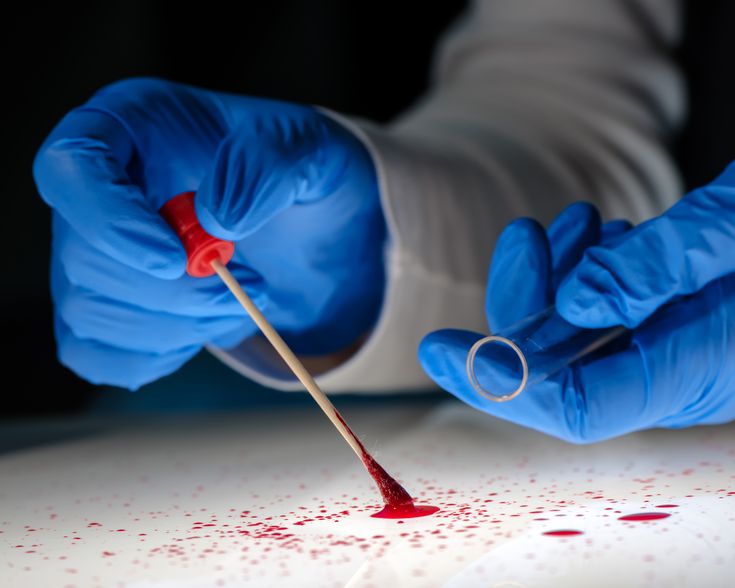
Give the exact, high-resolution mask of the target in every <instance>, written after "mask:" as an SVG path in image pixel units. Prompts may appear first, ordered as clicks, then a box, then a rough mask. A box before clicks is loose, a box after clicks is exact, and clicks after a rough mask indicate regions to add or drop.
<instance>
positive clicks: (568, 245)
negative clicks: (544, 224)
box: [547, 202, 601, 300]
mask: <svg viewBox="0 0 735 588" xmlns="http://www.w3.org/2000/svg"><path fill="white" fill-rule="evenodd" d="M600 224H601V221H600V214H599V213H598V212H597V209H596V208H595V207H594V206H592V204H590V203H588V202H576V203H574V204H571V205H569V206H567V207H566V208H565V209H564V210H562V211H561V213H559V215H558V216H557V217H556V218H555V219H554V222H552V223H551V225H550V226H549V229H548V231H547V235H548V239H549V243H550V245H551V261H552V266H553V271H552V276H551V285H550V289H551V292H552V293H553V292H556V289H557V288H558V287H559V283H560V282H561V281H562V280H563V279H564V276H566V275H567V274H568V273H569V271H570V270H571V269H572V268H573V267H574V266H575V265H577V263H578V262H579V260H580V259H581V258H582V254H583V253H584V251H585V249H587V248H588V247H591V246H592V245H596V244H597V243H599V241H600ZM551 300H553V296H552V298H551Z"/></svg>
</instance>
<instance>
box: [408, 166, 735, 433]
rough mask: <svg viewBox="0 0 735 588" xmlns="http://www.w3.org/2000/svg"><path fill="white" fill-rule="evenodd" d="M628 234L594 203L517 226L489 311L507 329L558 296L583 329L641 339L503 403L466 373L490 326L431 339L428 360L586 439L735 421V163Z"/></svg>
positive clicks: (536, 420) (543, 425) (496, 268)
mask: <svg viewBox="0 0 735 588" xmlns="http://www.w3.org/2000/svg"><path fill="white" fill-rule="evenodd" d="M627 229H628V226H627V225H626V224H625V223H623V222H622V221H613V222H612V223H608V224H606V225H604V226H600V221H599V216H598V215H597V212H596V211H595V210H594V209H593V208H592V207H591V206H590V205H587V204H575V205H572V206H570V207H569V208H567V209H566V210H565V211H564V212H562V214H561V215H560V216H559V217H558V218H557V220H556V221H555V222H554V223H553V224H552V225H551V227H550V228H549V230H548V233H546V232H545V231H544V230H543V229H542V227H541V226H540V225H538V224H537V223H535V222H534V221H532V220H529V219H521V220H518V221H516V222H514V223H512V224H511V225H509V226H508V227H507V228H506V230H505V231H504V232H503V234H502V235H501V237H500V239H499V241H498V244H497V249H496V251H495V254H494V257H493V263H492V267H491V272H490V279H489V285H488V292H487V296H488V297H487V304H486V310H487V317H488V322H489V325H490V328H491V330H493V331H498V330H500V329H503V328H505V327H507V326H509V325H510V324H512V323H513V322H515V321H517V320H519V319H521V318H523V317H524V316H527V315H529V314H533V313H535V312H538V311H540V310H542V309H543V308H545V307H546V306H548V305H549V304H551V303H553V302H554V300H555V299H556V304H557V309H558V311H559V312H560V313H561V314H562V315H563V316H564V317H565V318H566V319H567V320H569V321H570V322H572V323H574V324H576V325H578V326H584V327H590V328H594V327H604V326H611V325H616V324H625V325H627V326H629V327H637V328H635V330H634V331H633V332H632V335H629V336H626V337H622V338H620V339H618V340H617V341H616V342H614V343H613V344H611V345H608V346H607V347H606V348H604V349H603V350H600V352H598V353H596V354H594V355H592V356H590V357H587V358H584V359H582V360H580V361H578V362H576V363H575V364H573V365H572V366H570V367H569V368H567V369H565V370H563V371H562V372H560V373H558V374H556V375H554V376H552V377H551V378H549V379H548V380H546V381H544V382H542V383H540V384H537V385H536V386H533V387H531V388H529V389H527V390H526V391H524V392H523V393H522V394H521V395H520V396H519V397H517V398H516V399H514V400H512V401H510V402H507V403H504V404H498V403H494V402H492V401H490V400H486V399H485V398H483V397H481V396H480V395H478V394H477V393H476V392H475V391H474V389H473V388H472V386H471V384H470V382H469V381H468V379H467V376H466V372H465V360H466V357H467V353H468V351H469V348H470V347H471V346H472V344H473V343H474V342H475V341H476V340H477V339H479V338H480V337H481V335H479V334H476V333H470V332H466V331H457V330H445V331H438V332H435V333H432V334H430V335H428V336H427V337H426V338H425V340H424V341H423V342H422V344H421V347H420V350H419V357H420V360H421V363H422V365H423V366H424V369H425V370H426V371H427V372H428V374H429V375H430V376H431V377H432V378H433V379H434V380H435V381H436V382H437V383H438V384H439V385H440V386H442V387H444V388H445V389H447V390H449V391H450V392H452V393H453V394H455V395H456V396H457V397H459V398H460V399H461V400H463V401H465V402H467V403H468V404H470V405H472V406H474V407H476V408H478V409H480V410H483V411H486V412H489V413H491V414H493V415H496V416H498V417H501V418H503V419H507V420H510V421H513V422H516V423H518V424H521V425H524V426H527V427H530V428H533V429H537V430H539V431H542V432H544V433H548V434H550V435H553V436H556V437H559V438H561V439H565V440H567V441H571V442H576V443H587V442H592V441H599V440H602V439H607V438H610V437H615V436H617V435H622V434H624V433H627V432H630V431H635V430H639V429H646V428H650V427H686V426H690V425H696V424H714V423H722V422H726V421H730V420H732V419H735V361H734V359H735V274H733V273H732V272H735V255H733V251H735V168H733V167H731V168H729V169H728V170H727V171H726V172H725V174H723V175H722V176H721V177H720V178H718V179H717V180H716V181H715V182H714V183H712V184H710V185H709V186H707V187H705V188H702V189H700V190H697V191H695V192H693V193H691V194H689V195H688V196H687V197H685V198H684V199H683V200H682V201H680V202H679V203H677V204H676V205H675V206H674V207H672V208H671V209H670V210H669V211H668V212H667V213H665V214H664V215H662V216H660V217H657V218H655V219H653V220H651V221H648V222H646V223H643V224H641V225H639V226H638V227H636V228H635V229H632V230H627ZM583 254H584V256H583ZM580 259H581V261H580ZM728 274H729V275H728ZM685 294H691V295H690V296H686V297H682V295H685ZM667 302H670V304H669V305H668V306H666V307H665V308H662V309H661V310H660V312H657V313H656V314H655V315H654V316H651V315H652V314H653V313H654V312H656V310H657V309H659V307H660V306H661V305H663V304H665V303H667ZM647 317H651V318H650V319H648V320H646V319H647Z"/></svg>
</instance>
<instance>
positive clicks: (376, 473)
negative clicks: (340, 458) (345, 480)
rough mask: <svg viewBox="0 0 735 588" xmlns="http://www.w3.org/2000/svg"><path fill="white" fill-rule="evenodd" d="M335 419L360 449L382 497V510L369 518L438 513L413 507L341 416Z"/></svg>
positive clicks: (437, 509)
mask: <svg viewBox="0 0 735 588" xmlns="http://www.w3.org/2000/svg"><path fill="white" fill-rule="evenodd" d="M337 418H338V419H339V420H340V422H341V423H342V424H343V425H344V426H345V428H346V429H347V431H348V432H349V433H350V435H351V436H352V438H353V439H354V440H355V442H356V443H357V445H358V446H359V447H360V452H361V454H362V455H361V456H360V458H361V459H362V463H363V464H365V469H367V471H368V474H370V476H371V477H372V479H373V480H375V484H376V485H377V486H378V490H379V492H380V495H381V496H382V497H383V502H384V503H385V506H384V508H383V509H382V510H381V511H380V512H376V513H375V514H373V515H370V516H372V517H375V518H380V519H408V518H416V517H425V516H428V515H431V514H434V513H435V512H438V511H439V508H438V507H436V506H428V505H418V506H417V505H415V504H414V501H413V498H411V495H410V494H409V493H408V492H407V491H406V489H405V488H404V487H403V486H401V485H400V484H399V483H398V482H397V481H396V479H395V478H394V477H393V476H391V475H390V474H389V473H388V472H386V471H385V470H384V469H383V466H381V465H380V464H379V463H378V462H377V461H375V458H374V457H373V456H372V455H370V453H368V450H367V449H365V446H364V445H363V444H362V441H360V439H359V438H358V437H357V435H355V433H354V432H353V431H352V429H350V427H349V426H348V425H347V423H346V422H345V421H344V419H343V418H342V415H340V414H339V413H337Z"/></svg>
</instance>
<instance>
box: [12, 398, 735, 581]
mask: <svg viewBox="0 0 735 588" xmlns="http://www.w3.org/2000/svg"><path fill="white" fill-rule="evenodd" d="M344 413H345V418H346V419H347V421H348V422H349V423H350V424H351V425H352V426H353V428H354V429H355V431H356V432H357V433H358V434H361V435H362V436H363V438H364V441H365V443H366V445H367V446H368V448H369V449H371V450H373V451H374V453H375V455H376V457H377V458H378V460H379V461H381V462H382V464H383V465H384V466H385V467H386V469H387V470H388V471H390V472H392V473H393V474H395V475H397V477H398V478H399V479H400V480H401V481H402V482H403V483H404V485H405V486H406V488H407V489H408V490H409V491H410V492H411V493H412V494H413V495H414V496H418V497H420V499H421V501H422V502H425V503H430V504H434V505H436V506H439V507H441V511H440V512H439V513H438V514H437V515H434V516H432V517H427V518H422V519H407V520H405V521H403V522H401V521H395V520H381V519H375V518H371V517H370V516H369V515H370V514H371V513H373V512H375V511H377V510H378V509H379V507H380V504H379V498H378V495H377V492H376V491H375V489H374V488H373V486H372V483H371V480H370V479H369V478H368V476H367V474H366V473H365V472H364V470H362V469H361V466H360V464H359V462H358V461H357V460H356V458H355V456H354V455H353V454H352V453H351V452H350V450H349V449H348V447H347V446H346V445H345V444H344V442H343V441H341V440H340V438H339V437H338V436H337V434H336V433H335V431H333V430H332V429H331V428H330V427H331V426H330V425H329V423H328V422H327V421H326V419H325V418H324V417H323V416H322V415H321V414H319V413H318V412H317V410H316V409H315V408H309V409H306V408H304V409H288V410H283V411H276V410H269V411H262V410H261V411H254V412H250V413H242V414H234V415H226V414H225V415H217V414H213V415H207V416H201V417H192V416H190V417H185V418H184V417H177V418H160V417H159V418H148V419H144V420H142V421H140V420H139V421H138V422H135V423H130V422H128V423H114V424H110V423H106V424H105V425H104V426H100V427H94V426H91V427H90V426H87V427H86V428H85V427H81V428H80V429H79V431H80V432H79V435H77V436H74V435H73V433H74V429H73V426H72V425H70V426H69V427H67V428H66V429H64V431H65V432H66V433H69V434H68V435H66V434H65V435H64V436H65V437H67V439H65V440H61V441H57V442H51V443H46V444H42V445H37V446H35V447H30V448H27V449H21V450H16V451H12V452H6V453H4V454H0V586H3V587H5V586H8V587H11V586H12V587H35V586H39V587H40V586H43V587H79V588H81V587H87V586H102V587H107V586H121V587H122V586H125V587H137V588H143V587H146V588H147V587H153V586H156V587H159V586H165V587H177V588H190V587H192V588H193V587H210V586H278V587H281V588H285V587H289V586H299V587H303V586H349V587H368V586H375V587H379V588H382V587H389V586H391V587H392V586H452V587H454V586H457V587H472V586H483V587H506V588H511V587H526V586H528V587H531V586H533V587H536V586H540V587H547V586H564V587H570V586H584V587H589V586H616V587H618V586H666V587H667V588H671V587H674V586H733V585H735V426H723V427H700V428H695V429H689V430H682V431H663V430H657V431H649V432H645V433H638V434H634V435H629V436H627V437H624V438H621V439H617V440H614V441H610V442H607V443H602V444H597V445H592V446H573V445H567V444H564V443H561V442H558V441H555V440H552V439H550V438H548V437H545V436H542V435H540V434H536V433H534V432H531V431H528V430H524V429H520V428H517V427H514V426H511V425H509V424H507V423H502V422H500V421H497V420H495V419H491V418H490V417H488V416H487V415H484V414H482V413H478V412H476V411H473V410H472V409H470V408H467V407H465V406H462V405H460V404H458V403H455V402H446V403H443V404H438V405H436V404H431V405H426V404H422V405H417V406H408V407H405V406H398V407H397V406H395V405H385V404H381V402H380V401H379V400H378V401H376V402H375V403H374V404H373V405H370V406H356V407H348V408H346V409H345V410H344ZM51 437H53V435H51ZM661 505H668V506H661ZM671 505H676V506H671ZM641 512H660V513H661V512H662V513H667V514H669V515H670V516H669V517H667V518H664V519H660V520H656V521H649V522H625V521H621V520H619V517H621V516H625V515H629V514H634V513H641ZM560 529H571V530H579V531H582V534H580V535H577V536H571V537H565V538H560V537H554V536H548V535H544V532H547V531H554V530H560Z"/></svg>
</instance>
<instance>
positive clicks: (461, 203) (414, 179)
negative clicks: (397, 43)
mask: <svg viewBox="0 0 735 588" xmlns="http://www.w3.org/2000/svg"><path fill="white" fill-rule="evenodd" d="M680 20H681V6H680V5H679V1H678V0H480V1H477V2H475V3H474V4H473V5H472V6H471V8H470V9H469V10H468V12H467V13H466V14H465V15H464V16H463V17H462V18H461V19H460V20H459V21H458V22H457V23H455V25H454V26H453V27H452V28H451V30H450V31H449V32H448V33H447V34H446V35H445V37H444V39H443V41H442V42H441V43H440V45H439V47H438V54H437V59H436V63H435V72H434V80H433V83H432V86H431V88H430V90H429V91H428V92H427V93H426V95H425V96H423V98H422V99H421V100H420V101H419V102H418V103H417V104H416V105H414V107H412V108H411V109H410V110H409V111H408V112H406V113H404V114H403V115H402V116H400V117H399V118H398V119H397V120H396V121H394V122H393V123H392V124H390V125H388V126H384V127H381V126H376V125H371V124H369V123H366V122H363V121H359V120H354V119H350V118H349V117H341V116H338V115H333V116H335V117H337V118H338V119H339V120H341V121H342V122H343V123H344V124H346V125H347V126H349V127H350V128H351V129H352V130H353V131H354V132H355V133H356V134H357V135H358V136H360V137H361V138H362V140H363V141H364V142H365V144H366V145H367V146H368V148H369V150H370V152H371V153H372V155H373V158H374V161H375V163H376V166H377V169H378V174H379V181H380V192H381V198H382V203H383V208H384V212H385V217H386V221H387V224H388V230H389V242H388V245H387V248H386V251H385V259H386V274H387V283H386V289H385V296H384V301H383V308H382V311H381V314H380V317H379V320H378V322H377V325H376V326H375V328H374V330H373V332H372V333H371V334H370V336H369V338H368V339H367V341H366V342H365V343H364V345H362V347H361V348H360V350H359V351H358V352H357V353H356V354H355V355H353V356H352V357H351V358H350V359H349V360H347V361H346V362H344V363H342V364H341V365H339V366H338V367H336V368H334V369H332V370H330V371H328V372H326V373H324V374H322V375H320V376H319V377H318V378H317V380H318V382H319V383H320V385H321V386H322V387H323V388H324V389H325V390H327V391H330V392H339V391H370V392H381V391H383V392H389V391H407V390H417V389H425V388H427V387H429V385H430V384H429V381H428V379H427V378H426V376H425V375H424V374H423V372H422V370H421V368H420V366H419V364H418V361H417V359H416V350H417V346H418V344H419V341H420V340H421V338H422V337H423V336H424V335H425V334H426V333H428V332H430V331H432V330H435V329H439V328H445V327H456V328H465V329H472V330H475V331H480V332H486V331H487V323H486V320H485V315H484V293H485V282H486V278H487V270H488V263H489V260H490V256H491V254H492V249H493V246H494V243H495V240H496V239H497V237H498V235H499V233H500V231H501V230H502V228H503V227H504V225H505V224H506V223H507V222H509V221H510V220H512V219H513V218H515V217H518V216H533V217H535V218H538V219H540V220H541V221H542V222H548V221H549V220H551V219H552V218H553V216H554V215H555V214H557V213H558V212H559V211H560V210H561V209H562V208H563V207H564V206H566V205H567V204H569V203H571V202H574V201H577V200H588V201H591V202H593V203H594V204H595V205H596V206H597V207H598V208H599V209H600V210H601V211H602V214H603V217H605V218H608V219H609V218H617V217H624V218H628V219H631V220H633V221H641V220H643V219H645V218H647V217H650V216H651V215H654V214H656V213H659V212H661V211H662V210H663V209H665V208H666V207H668V206H669V205H671V204H672V202H673V201H674V200H675V199H676V198H677V197H678V196H679V195H680V193H681V186H680V182H679V179H678V176H677V173H676V170H675V168H674V165H673V163H672V161H671V159H670V157H669V155H668V153H667V149H666V144H667V141H668V140H669V138H670V137H671V134H672V132H673V131H674V130H675V129H676V127H677V125H678V124H679V123H680V121H681V119H682V117H683V114H684V110H685V107H684V91H683V84H682V81H681V79H680V76H679V72H678V71H677V69H676V67H675V65H674V64H673V62H672V59H671V52H672V49H673V48H674V47H675V45H676V43H677V41H678V39H679V37H680V24H681V23H680ZM409 36H410V33H409ZM407 42H408V40H407ZM385 91H386V92H389V91H390V88H386V89H385ZM213 352H214V353H215V354H216V355H217V356H219V357H220V358H221V359H222V360H223V361H225V362H226V363H228V364H229V365H230V366H232V367H233V368H235V369H237V370H238V371H240V372H241V373H243V374H244V375H246V376H248V377H250V378H252V379H254V380H256V381H259V382H261V383H263V384H266V385H269V386H272V387H275V388H280V389H284V390H289V389H298V388H299V384H298V383H297V382H295V381H294V380H293V376H291V375H289V374H288V373H287V371H285V370H284V368H283V365H282V364H281V362H280V361H278V360H277V359H275V358H274V357H273V355H272V352H271V350H270V349H269V348H268V346H267V345H264V342H263V341H262V340H260V339H259V338H254V339H253V340H249V341H246V342H244V343H243V344H242V345H240V346H239V347H238V348H236V349H234V350H230V351H222V350H213Z"/></svg>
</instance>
